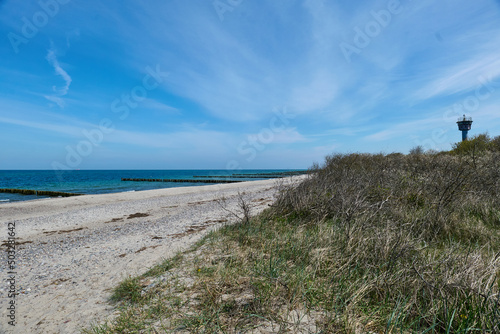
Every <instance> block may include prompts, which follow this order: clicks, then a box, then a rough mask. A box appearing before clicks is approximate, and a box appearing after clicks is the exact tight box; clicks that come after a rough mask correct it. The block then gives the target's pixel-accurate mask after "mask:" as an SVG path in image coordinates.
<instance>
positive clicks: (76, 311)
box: [0, 177, 299, 333]
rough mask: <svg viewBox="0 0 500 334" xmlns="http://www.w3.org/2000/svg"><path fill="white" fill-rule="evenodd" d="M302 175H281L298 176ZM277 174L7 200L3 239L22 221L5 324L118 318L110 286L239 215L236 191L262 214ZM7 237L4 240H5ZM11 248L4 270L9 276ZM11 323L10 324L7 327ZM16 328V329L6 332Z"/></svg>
mask: <svg viewBox="0 0 500 334" xmlns="http://www.w3.org/2000/svg"><path fill="white" fill-rule="evenodd" d="M298 179H299V178H298V177H293V178H286V179H281V180H284V182H294V181H295V180H298ZM276 182H277V181H276V179H269V180H263V181H248V182H241V183H232V184H217V185H204V186H196V187H175V188H165V189H155V190H145V191H134V192H120V193H110V194H100V195H83V196H77V197H67V198H56V199H54V198H48V199H47V198H46V199H39V200H33V201H22V202H13V203H5V204H2V205H1V206H0V211H1V213H2V214H1V216H0V222H1V226H2V229H3V230H5V231H0V235H1V237H0V240H3V241H4V240H7V236H6V232H7V224H8V223H9V222H15V223H16V235H17V236H18V237H19V238H18V239H17V242H18V246H17V249H16V251H17V254H16V257H17V259H16V260H17V265H18V274H17V282H16V284H17V288H18V292H19V293H20V294H19V295H18V296H17V298H16V302H17V303H18V308H17V310H16V312H17V317H16V321H18V325H17V326H15V328H13V329H14V330H12V328H9V327H11V326H8V325H7V321H8V318H7V317H6V306H7V304H6V303H7V298H6V291H5V288H4V287H1V290H0V307H1V309H2V312H0V328H3V329H4V330H5V331H6V332H7V333H24V332H27V333H71V332H75V331H78V330H79V329H80V328H81V327H88V326H89V325H90V324H91V323H92V322H101V321H103V320H105V319H107V318H109V317H112V316H113V314H114V312H115V310H114V307H113V306H112V305H110V304H109V303H108V302H107V298H108V297H109V295H110V290H111V289H112V288H114V287H115V286H116V284H118V283H119V282H121V281H122V280H123V279H124V278H126V277H128V276H130V275H136V274H138V273H141V272H144V271H146V270H147V269H148V268H149V267H151V266H153V265H155V264H157V263H159V262H160V261H161V260H162V259H164V258H168V257H170V256H172V255H174V254H175V253H176V252H177V251H179V250H182V249H186V248H187V247H189V246H190V245H192V244H193V243H194V242H196V241H197V240H199V239H200V238H201V237H202V236H203V235H204V234H205V233H207V232H208V231H210V230H212V229H215V228H217V227H218V226H221V225H222V224H226V223H230V222H231V221H233V220H234V217H231V214H229V212H228V211H227V210H224V209H223V208H222V207H221V206H220V203H218V202H217V199H218V198H222V197H224V198H226V204H225V205H227V206H228V207H227V208H226V209H228V210H231V211H233V212H234V211H237V198H236V197H237V194H238V192H241V193H243V192H244V193H245V196H246V197H247V198H248V201H249V202H250V203H252V205H254V210H253V212H252V213H253V214H256V213H258V212H260V211H262V210H263V209H265V208H266V207H268V205H270V204H271V203H272V202H273V201H274V193H275V187H276ZM3 241H2V242H3ZM6 261H7V259H6V252H5V251H4V252H2V257H1V262H0V269H1V271H2V275H5V267H6ZM7 326H8V327H7ZM7 330H9V331H7Z"/></svg>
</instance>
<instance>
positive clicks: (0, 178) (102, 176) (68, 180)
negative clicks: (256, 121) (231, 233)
mask: <svg viewBox="0 0 500 334" xmlns="http://www.w3.org/2000/svg"><path fill="white" fill-rule="evenodd" d="M283 171H288V170H284V169H273V170H269V169H265V170H261V169H258V170H257V169H256V170H243V171H236V172H235V173H240V174H257V173H271V172H283ZM230 174H232V172H229V171H227V170H99V171H93V170H81V171H77V170H75V171H68V172H65V173H64V175H63V180H60V179H59V178H58V176H57V174H56V173H55V172H54V171H6V170H0V188H15V189H32V190H47V191H60V192H68V193H80V194H106V193H115V192H124V191H140V190H151V189H160V188H173V187H188V186H200V185H205V184H204V183H170V182H125V181H121V179H122V178H141V179H194V177H193V176H195V175H211V176H214V175H230ZM241 180H243V181H245V179H241ZM247 180H258V179H247ZM37 198H43V197H42V196H38V197H37V196H30V195H20V194H5V193H0V204H2V203H8V202H14V201H27V200H33V199H37Z"/></svg>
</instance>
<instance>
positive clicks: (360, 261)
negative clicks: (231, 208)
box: [84, 146, 500, 333]
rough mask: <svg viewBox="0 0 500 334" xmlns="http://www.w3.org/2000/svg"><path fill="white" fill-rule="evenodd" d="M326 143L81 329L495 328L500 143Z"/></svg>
mask: <svg viewBox="0 0 500 334" xmlns="http://www.w3.org/2000/svg"><path fill="white" fill-rule="evenodd" d="M454 150H455V151H454V152H441V153H429V154H424V153H422V152H420V151H419V152H418V153H416V154H410V155H402V154H390V155H382V154H379V155H370V154H349V155H332V156H329V157H327V158H326V161H325V163H324V165H322V166H315V167H314V168H312V170H311V171H312V173H311V174H310V176H309V177H308V178H307V179H306V180H305V181H303V182H302V183H300V184H299V185H297V186H293V187H288V188H285V189H282V191H281V193H280V194H279V197H278V199H277V201H276V203H275V204H274V205H273V207H271V208H270V209H269V210H267V211H265V212H264V213H262V214H261V215H259V216H257V217H254V218H252V219H250V220H245V221H244V222H239V223H236V224H233V225H227V226H225V227H223V228H221V229H219V230H218V231H215V232H212V233H210V234H208V235H207V236H206V237H205V238H204V239H203V240H202V241H200V242H199V243H198V244H196V246H195V247H193V248H192V249H191V250H189V251H188V252H185V253H183V254H180V255H178V256H177V257H175V258H174V259H173V260H167V262H166V263H163V264H161V265H159V266H157V267H155V268H152V269H151V270H150V271H149V272H148V273H146V274H144V275H142V276H140V277H137V278H129V279H128V280H126V281H124V282H123V283H122V284H121V285H120V286H119V287H117V288H116V289H115V291H114V294H113V298H112V299H113V300H114V301H118V302H119V305H120V314H119V315H118V316H117V317H116V318H115V319H113V320H110V321H109V322H108V323H106V324H100V325H95V326H93V327H92V328H91V329H88V330H85V331H84V332H85V333H170V332H175V333H268V332H273V333H274V332H275V333H284V332H295V333H498V332H500V327H499V324H500V297H499V290H500V196H499V194H500V153H499V151H498V150H496V149H494V146H490V147H489V148H488V149H481V150H475V149H473V150H469V149H468V150H466V151H465V152H457V148H455V149H454Z"/></svg>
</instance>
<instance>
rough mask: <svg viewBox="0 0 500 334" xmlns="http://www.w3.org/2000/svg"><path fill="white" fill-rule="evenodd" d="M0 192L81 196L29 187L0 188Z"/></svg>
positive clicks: (49, 195)
mask: <svg viewBox="0 0 500 334" xmlns="http://www.w3.org/2000/svg"><path fill="white" fill-rule="evenodd" d="M0 193H7V194H21V195H35V196H45V197H46V196H48V197H70V196H81V195H83V194H74V193H64V192H59V191H45V190H30V189H0Z"/></svg>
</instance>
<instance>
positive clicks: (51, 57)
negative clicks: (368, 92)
mask: <svg viewBox="0 0 500 334" xmlns="http://www.w3.org/2000/svg"><path fill="white" fill-rule="evenodd" d="M46 58H47V61H48V62H49V64H50V65H51V66H52V67H54V71H55V73H56V74H57V75H59V76H60V77H61V78H62V79H63V80H64V83H65V84H64V86H62V87H57V86H52V90H53V91H54V93H55V94H56V95H49V96H45V98H46V99H47V100H49V101H51V102H55V103H56V104H57V105H58V106H59V107H61V108H64V105H65V104H64V100H63V99H62V98H61V97H62V96H65V95H66V94H68V91H69V86H70V85H71V81H72V79H71V77H70V76H69V74H68V72H66V71H65V70H64V69H63V68H62V67H61V65H60V64H59V61H58V59H57V56H56V52H55V49H53V48H52V49H49V50H48V53H47V57H46Z"/></svg>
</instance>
